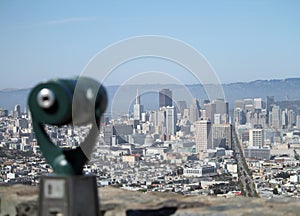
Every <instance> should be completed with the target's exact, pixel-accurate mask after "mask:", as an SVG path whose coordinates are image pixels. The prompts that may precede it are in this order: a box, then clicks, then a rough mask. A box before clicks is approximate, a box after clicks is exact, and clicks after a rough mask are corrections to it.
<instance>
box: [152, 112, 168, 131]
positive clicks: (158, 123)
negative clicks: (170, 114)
mask: <svg viewBox="0 0 300 216" xmlns="http://www.w3.org/2000/svg"><path fill="white" fill-rule="evenodd" d="M165 120H166V119H165V110H164V109H162V108H161V109H160V110H156V111H153V112H151V113H150V119H149V121H150V122H152V124H153V126H154V131H155V133H159V134H165V130H164V129H165Z"/></svg>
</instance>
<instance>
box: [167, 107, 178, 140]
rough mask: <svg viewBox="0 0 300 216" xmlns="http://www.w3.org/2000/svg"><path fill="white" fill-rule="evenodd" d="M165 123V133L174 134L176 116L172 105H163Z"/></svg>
mask: <svg viewBox="0 0 300 216" xmlns="http://www.w3.org/2000/svg"><path fill="white" fill-rule="evenodd" d="M165 116H166V120H165V124H166V130H165V131H166V133H165V134H166V135H175V134H176V123H177V118H176V116H177V115H176V109H175V107H174V106H172V107H170V106H167V107H165Z"/></svg>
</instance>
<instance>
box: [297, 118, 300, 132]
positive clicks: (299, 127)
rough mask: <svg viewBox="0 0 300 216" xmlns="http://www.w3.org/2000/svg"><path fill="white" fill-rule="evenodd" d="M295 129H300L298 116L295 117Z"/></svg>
mask: <svg viewBox="0 0 300 216" xmlns="http://www.w3.org/2000/svg"><path fill="white" fill-rule="evenodd" d="M296 127H297V128H298V129H300V115H297V117H296Z"/></svg>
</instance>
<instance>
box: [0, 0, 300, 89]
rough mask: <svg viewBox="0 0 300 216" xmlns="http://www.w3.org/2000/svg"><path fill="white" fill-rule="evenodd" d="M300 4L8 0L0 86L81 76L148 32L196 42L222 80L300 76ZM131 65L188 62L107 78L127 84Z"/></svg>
mask: <svg viewBox="0 0 300 216" xmlns="http://www.w3.org/2000/svg"><path fill="white" fill-rule="evenodd" d="M299 9H300V1H298V0H295V1H292V0H290V1H283V0H282V1H276V0H269V1H266V0H265V1H264V0H257V1H254V0H251V1H238V0H236V1H223V0H222V1H221V0H220V1H198V0H195V1H174V0H172V1H171V0H170V1H125V0H124V1H80V2H76V1H37V0H36V1H30V0H28V1H13V0H2V1H0V29H1V31H0V59H1V62H0V72H1V79H0V89H3V88H18V87H20V88H24V87H32V86H34V85H35V84H36V83H37V82H40V81H41V80H47V79H51V78H54V77H72V76H75V75H79V74H80V73H81V72H82V70H83V68H84V67H85V66H86V64H87V63H88V62H89V60H90V59H91V58H92V57H93V56H94V55H95V54H96V53H97V52H99V51H101V50H102V49H104V48H105V47H107V46H109V45H111V44H112V43H116V42H118V41H119V40H123V39H126V38H130V37H133V36H141V35H162V36H168V37H172V38H176V39H179V40H182V41H184V42H185V43H187V44H190V45H191V46H192V47H194V48H195V49H197V50H198V51H199V52H200V53H202V54H203V55H204V56H205V58H206V59H207V60H208V61H209V63H210V64H211V65H212V67H213V68H214V70H215V72H216V73H217V75H218V77H219V79H220V81H221V82H222V83H231V82H238V81H252V80H257V79H274V78H279V79H281V78H288V77H289V78H292V77H300V13H299ZM116 55H117V54H116ZM143 67H144V68H143ZM160 67H161V68H160ZM126 70H128V71H129V70H136V72H137V73H138V71H139V70H141V71H147V70H155V71H157V70H158V71H159V70H161V71H165V70H169V71H171V72H170V73H172V71H173V72H174V73H180V72H181V71H182V70H184V69H183V68H180V67H178V66H177V65H174V64H171V63H170V62H160V61H157V62H155V61H154V60H153V59H152V60H151V59H150V60H149V61H148V60H147V59H146V60H145V59H144V60H141V61H140V62H139V61H137V60H136V61H135V62H131V63H129V64H128V65H126V64H125V65H124V66H122V67H120V68H118V69H117V70H116V71H115V73H114V74H115V77H112V78H111V79H110V80H108V81H107V84H110V85H114V84H120V83H121V82H122V78H124V77H122V76H126V75H123V72H124V71H126ZM186 79H187V80H184V82H186V83H193V80H192V79H190V80H189V78H186Z"/></svg>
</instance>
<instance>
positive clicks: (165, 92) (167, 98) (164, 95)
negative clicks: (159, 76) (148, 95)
mask: <svg viewBox="0 0 300 216" xmlns="http://www.w3.org/2000/svg"><path fill="white" fill-rule="evenodd" d="M167 106H173V102H172V91H171V90H170V89H162V90H160V91H159V107H167Z"/></svg>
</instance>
